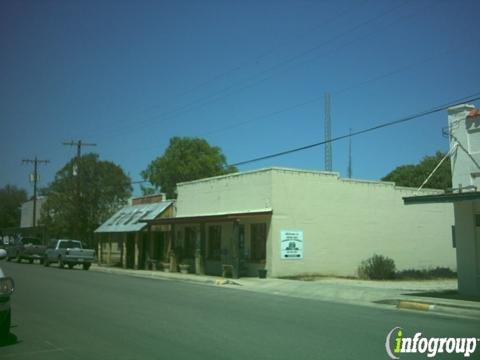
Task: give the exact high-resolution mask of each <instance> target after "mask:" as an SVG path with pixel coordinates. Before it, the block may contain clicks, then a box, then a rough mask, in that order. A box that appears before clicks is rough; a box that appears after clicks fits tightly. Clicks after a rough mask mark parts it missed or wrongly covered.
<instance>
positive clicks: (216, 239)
mask: <svg viewBox="0 0 480 360" xmlns="http://www.w3.org/2000/svg"><path fill="white" fill-rule="evenodd" d="M221 247H222V228H221V226H218V225H216V226H209V227H208V259H209V260H220V254H221Z"/></svg>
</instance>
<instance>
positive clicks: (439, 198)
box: [403, 191, 480, 205]
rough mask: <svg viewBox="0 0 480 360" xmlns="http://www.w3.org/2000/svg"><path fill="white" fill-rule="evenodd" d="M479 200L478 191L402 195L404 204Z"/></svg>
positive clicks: (479, 193) (479, 192) (479, 194)
mask: <svg viewBox="0 0 480 360" xmlns="http://www.w3.org/2000/svg"><path fill="white" fill-rule="evenodd" d="M473 200H480V191H469V192H461V193H450V194H437V195H423V196H410V197H404V198H403V203H404V204H405V205H414V204H434V203H455V202H459V201H473Z"/></svg>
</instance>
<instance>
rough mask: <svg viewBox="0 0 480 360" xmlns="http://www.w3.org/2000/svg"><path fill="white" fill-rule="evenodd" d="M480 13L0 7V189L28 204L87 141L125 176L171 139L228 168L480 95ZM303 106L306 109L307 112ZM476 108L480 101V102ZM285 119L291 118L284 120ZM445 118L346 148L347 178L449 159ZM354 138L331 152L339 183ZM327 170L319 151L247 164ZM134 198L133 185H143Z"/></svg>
mask: <svg viewBox="0 0 480 360" xmlns="http://www.w3.org/2000/svg"><path fill="white" fill-rule="evenodd" d="M479 13H480V2H478V1H467V0H461V1H453V0H415V1H414V0H410V1H385V0H382V1H380V0H378V1H373V0H366V1H345V0H340V1H339V0H325V1H308V0H305V1H300V0H296V1H273V0H272V1H258V0H256V1H227V0H225V1H106V0H100V1H93V0H86V1H69V0H62V1H60V0H56V1H19V0H15V1H11V0H3V1H2V2H0V54H1V55H0V186H4V185H5V184H14V185H17V186H21V187H24V188H26V189H28V190H29V192H31V185H30V184H29V182H28V175H29V173H30V172H31V169H32V167H31V165H22V164H21V160H22V159H24V158H33V157H35V156H38V157H39V158H41V159H49V160H50V161H51V162H50V163H49V164H48V165H46V166H45V165H42V166H41V167H40V174H41V181H40V186H45V185H47V184H48V183H49V182H50V181H52V180H53V178H54V175H55V173H56V171H58V170H59V169H60V168H61V167H62V166H63V165H64V164H65V163H66V162H67V161H68V160H69V159H70V158H71V157H73V156H74V154H75V149H74V148H73V147H72V148H71V147H67V146H63V145H62V142H64V141H71V140H75V141H76V140H78V139H82V140H83V141H85V142H90V143H96V144H97V146H96V147H95V148H84V151H91V150H94V151H95V152H98V153H99V154H100V157H101V158H102V159H104V160H111V161H113V162H115V163H117V164H118V165H120V166H121V167H122V168H123V169H124V170H125V172H127V173H128V174H129V175H130V176H131V178H132V180H139V179H140V172H141V171H142V170H143V169H145V168H146V167H147V165H148V164H149V162H150V161H152V160H153V159H154V158H155V157H157V156H159V155H161V154H162V153H163V151H164V150H165V147H166V146H167V144H168V141H169V139H170V137H172V136H200V137H205V138H206V139H207V140H208V141H209V142H210V143H211V144H212V145H216V146H219V147H221V148H222V149H223V151H224V153H225V155H226V156H227V160H228V162H229V163H236V162H239V161H243V160H248V159H251V158H255V157H258V156H262V155H267V154H270V153H275V152H279V151H283V150H286V149H290V148H295V147H299V146H303V145H307V144H310V143H315V142H318V141H321V140H323V137H324V133H323V128H324V124H323V119H324V102H323V94H324V93H325V92H330V93H331V94H332V95H331V96H332V105H331V107H332V111H331V114H332V136H333V137H335V136H339V135H343V134H346V133H348V131H349V129H350V128H352V129H353V131H356V130H361V129H364V128H368V127H371V126H375V125H377V124H380V123H383V122H388V121H392V120H396V119H399V118H401V117H403V116H407V115H410V114H415V113H417V112H420V111H423V110H428V109H431V108H433V107H435V106H438V105H443V104H445V103H449V102H450V101H453V100H456V99H459V98H462V97H465V96H468V95H471V94H474V93H479V92H480V76H479V75H480V74H479V71H480V67H479V65H478V64H480V47H479V46H478V45H479V44H480V32H479V31H478V14H479ZM301 104H304V105H301ZM477 105H478V103H477ZM288 109H290V110H288ZM446 124H447V115H446V112H440V113H437V114H434V115H431V116H427V117H423V118H419V119H417V120H414V121H412V122H408V123H405V124H402V125H398V126H392V127H389V128H385V129H382V130H379V131H375V132H372V133H369V134H365V135H361V136H358V137H354V138H353V139H352V147H353V155H352V156H353V177H355V178H360V179H379V178H381V177H382V176H384V175H386V174H387V173H388V172H389V171H391V170H392V169H394V168H395V167H396V166H398V165H401V164H407V163H416V162H418V161H419V160H421V159H422V158H423V157H424V156H426V155H431V154H433V153H435V151H437V150H446V149H448V142H447V139H446V138H444V137H443V136H442V131H441V130H442V127H445V126H446ZM347 165H348V141H345V140H344V141H339V142H336V143H334V144H333V170H335V171H338V172H340V173H341V175H342V176H346V172H347ZM268 166H286V167H296V168H305V169H316V170H323V168H324V149H323V147H316V148H313V149H310V150H306V151H301V152H297V153H295V154H290V155H287V156H284V157H278V158H274V159H269V160H265V161H261V162H257V163H252V164H248V165H245V166H241V167H240V170H251V169H256V168H262V167H268ZM136 192H137V193H138V189H137V188H136Z"/></svg>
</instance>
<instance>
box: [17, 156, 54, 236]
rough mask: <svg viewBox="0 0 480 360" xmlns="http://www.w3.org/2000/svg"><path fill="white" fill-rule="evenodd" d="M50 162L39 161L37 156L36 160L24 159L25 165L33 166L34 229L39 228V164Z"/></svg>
mask: <svg viewBox="0 0 480 360" xmlns="http://www.w3.org/2000/svg"><path fill="white" fill-rule="evenodd" d="M49 162H50V160H39V159H37V157H36V156H35V158H34V159H23V160H22V163H23V164H33V218H32V221H33V222H32V227H33V228H35V227H36V226H37V181H38V164H48V163H49Z"/></svg>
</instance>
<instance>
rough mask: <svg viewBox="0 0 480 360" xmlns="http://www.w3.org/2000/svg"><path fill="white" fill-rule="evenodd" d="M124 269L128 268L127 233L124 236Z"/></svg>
mask: <svg viewBox="0 0 480 360" xmlns="http://www.w3.org/2000/svg"><path fill="white" fill-rule="evenodd" d="M122 238H123V239H122V240H123V241H122V267H123V268H124V269H126V268H127V233H123V234H122Z"/></svg>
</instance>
